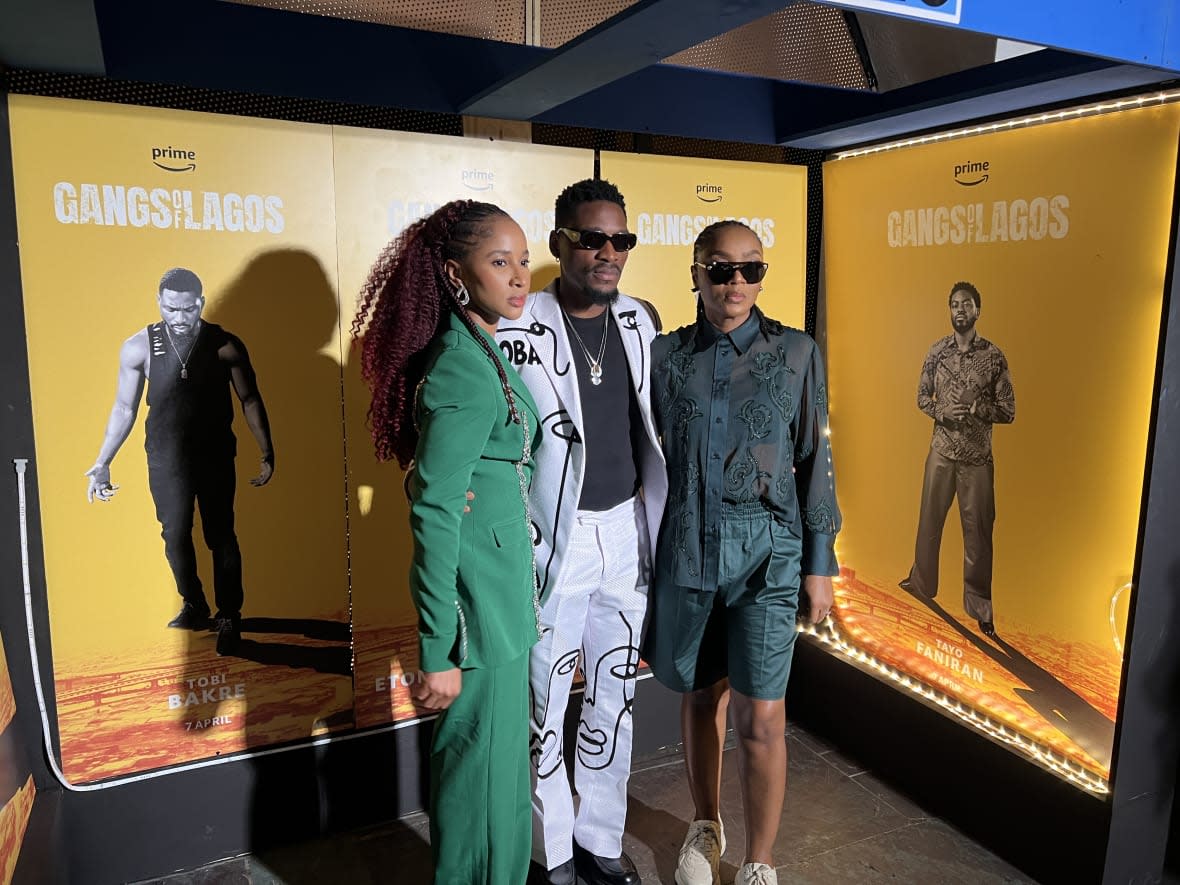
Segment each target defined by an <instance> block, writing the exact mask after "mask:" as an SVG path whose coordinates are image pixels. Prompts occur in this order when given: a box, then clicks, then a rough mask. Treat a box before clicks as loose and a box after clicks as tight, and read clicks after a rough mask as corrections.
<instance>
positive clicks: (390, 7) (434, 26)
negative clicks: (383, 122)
mask: <svg viewBox="0 0 1180 885" xmlns="http://www.w3.org/2000/svg"><path fill="white" fill-rule="evenodd" d="M232 2H234V3H240V4H242V5H244V6H264V7H267V8H268V9H285V10H287V11H288V12H303V13H307V14H309V15H327V16H332V17H333V18H347V19H352V20H353V21H363V22H372V23H373V24H378V25H393V26H395V27H399V28H414V29H416V30H420V31H437V32H438V33H441V34H458V35H459V36H462V37H478V38H480V39H482V40H499V41H501V42H504V43H523V42H524V7H525V2H526V0H491V2H488V0H458V2H452V0H232Z"/></svg>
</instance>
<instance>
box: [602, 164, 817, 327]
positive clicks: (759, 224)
mask: <svg viewBox="0 0 1180 885" xmlns="http://www.w3.org/2000/svg"><path fill="white" fill-rule="evenodd" d="M599 169H600V172H601V174H602V177H603V178H605V179H607V180H608V181H611V182H613V183H614V184H616V185H617V186H618V188H619V190H620V191H621V192H622V194H623V197H624V199H625V200H626V202H627V224H628V227H629V228H630V229H631V231H632V232H633V233H635V234H636V235H637V236H638V237H639V244H638V245H637V246H636V248H635V251H634V252H632V253H631V256H630V257H629V258H628V259H627V267H626V270H625V272H624V274H623V280H622V285H621V286H620V288H621V289H622V291H624V292H626V293H627V294H629V295H635V296H637V297H639V298H646V299H647V300H649V301H651V302H652V303H654V304H655V305H656V307H657V309H658V310H659V312H660V317H661V319H662V320H663V323H664V328H665V329H668V330H670V329H675V328H678V327H679V326H683V325H685V324H687V323H691V322H692V321H693V320H694V319H695V317H696V295H695V294H693V292H692V291H691V289H692V285H693V283H692V278H691V276H690V274H689V268H690V266H691V265H692V261H693V258H692V244H693V241H694V240H695V239H696V237H697V234H699V233H700V232H701V230H702V229H703V228H704V227H705V226H706V225H708V224H712V223H713V222H714V221H717V220H719V219H723V218H738V219H741V220H742V221H745V222H746V223H748V224H749V225H750V227H752V228H753V229H754V231H755V232H756V233H757V234H758V235H759V237H760V238H761V239H762V246H763V254H764V255H765V259H766V261H767V263H769V264H770V270H769V271H768V272H767V275H766V280H765V283H764V286H765V291H763V292H762V294H761V295H759V296H758V305H759V306H760V307H761V308H762V310H763V311H764V312H765V313H766V315H767V316H770V317H773V318H774V319H776V320H779V321H781V322H783V323H786V324H787V325H789V326H794V327H795V328H798V329H802V328H803V324H804V316H805V310H806V305H807V289H806V283H807V260H806V256H807V169H806V167H803V166H787V165H780V164H777V163H744V162H743V163H739V162H735V161H730V160H700V159H694V158H684V157H661V156H652V155H645V154H620V153H611V152H607V151H603V152H602V154H601V158H600V162H599Z"/></svg>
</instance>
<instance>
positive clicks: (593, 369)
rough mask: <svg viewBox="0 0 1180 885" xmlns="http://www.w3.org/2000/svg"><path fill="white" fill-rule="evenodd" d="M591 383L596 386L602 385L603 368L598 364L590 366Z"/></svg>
mask: <svg viewBox="0 0 1180 885" xmlns="http://www.w3.org/2000/svg"><path fill="white" fill-rule="evenodd" d="M590 383H591V384H594V385H598V384H601V383H602V366H600V365H599V364H598V363H591V364H590Z"/></svg>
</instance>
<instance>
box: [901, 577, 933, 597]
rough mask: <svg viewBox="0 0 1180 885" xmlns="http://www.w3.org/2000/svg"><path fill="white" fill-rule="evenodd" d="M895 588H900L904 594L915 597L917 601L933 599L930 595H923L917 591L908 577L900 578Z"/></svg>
mask: <svg viewBox="0 0 1180 885" xmlns="http://www.w3.org/2000/svg"><path fill="white" fill-rule="evenodd" d="M897 586H898V587H900V588H901V589H902V590H904V591H905V592H906V593H909V594H910V595H911V596H916V597H918V598H919V599H933V598H934V597H933V596H931V595H930V594H928V593H924V592H923V591H921V590H919V589H918V588H917V587H916V586H915V585H914V582H913V581H911V580H910V579H909V578H908V577H905V578H902V579H901V580H900V581H898V582H897Z"/></svg>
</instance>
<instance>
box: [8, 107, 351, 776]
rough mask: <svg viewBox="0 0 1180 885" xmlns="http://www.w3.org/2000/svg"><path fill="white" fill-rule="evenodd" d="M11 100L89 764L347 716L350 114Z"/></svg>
mask: <svg viewBox="0 0 1180 885" xmlns="http://www.w3.org/2000/svg"><path fill="white" fill-rule="evenodd" d="M9 107H10V113H11V133H12V136H11V137H12V146H13V166H14V183H15V189H16V207H17V225H18V232H19V235H20V263H21V282H22V289H23V292H22V295H23V300H24V311H25V320H26V335H27V339H28V351H29V384H30V391H31V395H32V406H33V408H32V411H33V430H34V436H35V440H36V450H35V452H32V453H30V457H31V460H30V477H31V480H32V481H34V482H35V483H36V484H37V491H38V499H39V501H40V513H39V514H37V516H39V518H40V528H41V534H42V547H43V549H44V558H45V570H44V574H45V593H46V597H47V603H48V609H49V636H48V637H47V641H45V638H42V639H43V641H40V642H39V643H38V646H39V648H41V649H42V650H43V651H44V653H46V654H50V653H51V654H52V663H53V674H54V685H53V688H54V696H55V701H56V705H55V706H56V709H55V710H51V715H56V719H57V730H58V734H59V735H60V755H61V763H62V768H63V770H64V772H65V774H66V776H67V778H68V779H69V780H71V781H72V782H75V783H90V782H93V781H97V780H102V779H106V778H110V777H116V776H120V775H125V774H130V773H132V772H144V771H147V770H151V769H157V768H164V767H168V766H172V765H177V764H181V763H187V762H192V761H196V760H200V759H204V758H212V757H217V756H225V755H226V754H228V753H234V752H239V751H249V750H255V749H259V748H262V747H267V746H272V745H274V744H277V743H283V742H289V741H297V740H306V739H307V738H309V737H311V736H313V735H318V734H323V733H325V732H329V731H333V730H337V729H342V728H348V727H350V726H351V724H352V679H351V650H350V647H349V644H350V637H351V634H350V629H349V621H348V567H347V556H346V547H345V543H346V531H345V513H344V495H343V488H344V467H343V457H342V453H343V449H344V441H343V440H344V432H343V418H342V414H341V405H340V389H341V370H340V365H341V357H340V346H339V317H340V308H339V299H338V294H337V290H336V286H335V267H336V247H335V213H334V198H333V191H332V134H331V130H330V129H329V128H328V127H325V126H309V125H302V124H293V123H285V122H280V121H273V120H255V119H245V118H240V117H229V116H217V115H211V114H194V113H186V112H180V111H171V110H162V109H154V108H139V107H129V106H123V105H118V104H104V103H97V102H81V101H65V100H60V99H48V98H37V97H31V96H10V97H9ZM63 132H85V133H86V134H87V137H86V146H85V149H84V150H79V149H78V145H77V141H76V139H73V138H63V137H61V133H63ZM79 317H84V318H85V321H82V322H79V321H77V319H78V318H79ZM129 336H130V337H129ZM247 348H248V349H247ZM112 401H113V402H112ZM276 458H277V460H275V459H276ZM84 474H85V475H84ZM252 481H253V483H252ZM256 486H264V487H262V488H258V487H256ZM214 620H215V621H216V624H215V626H217V627H218V630H217V631H212V630H210V629H209V627H210V626H214V624H213V621H214ZM170 622H171V624H172V628H171V629H169V627H168V626H167V625H168V624H169V623H170ZM219 652H220V653H219Z"/></svg>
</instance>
